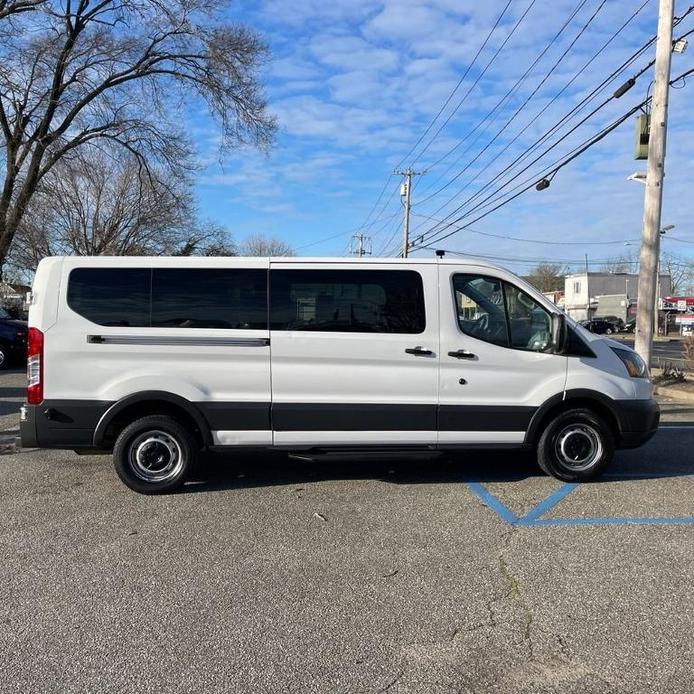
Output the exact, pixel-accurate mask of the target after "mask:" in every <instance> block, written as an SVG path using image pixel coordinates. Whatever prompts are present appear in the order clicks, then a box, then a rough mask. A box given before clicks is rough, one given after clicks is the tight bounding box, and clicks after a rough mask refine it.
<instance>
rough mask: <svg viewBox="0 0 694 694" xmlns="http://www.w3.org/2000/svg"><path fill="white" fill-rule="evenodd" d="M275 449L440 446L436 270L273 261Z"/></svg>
mask: <svg viewBox="0 0 694 694" xmlns="http://www.w3.org/2000/svg"><path fill="white" fill-rule="evenodd" d="M270 340H271V353H272V425H273V435H274V443H275V444H276V445H301V446H320V445H323V444H324V445H339V446H342V445H346V446H348V445H365V444H367V445H368V444H374V445H380V444H390V445H411V444H426V445H429V444H435V443H436V410H437V405H438V365H439V331H438V289H437V268H436V265H434V264H425V263H423V264H421V265H413V264H402V263H399V264H398V263H339V262H336V263H310V262H309V263H301V262H296V261H291V262H287V261H283V260H279V259H278V260H274V259H273V260H271V263H270Z"/></svg>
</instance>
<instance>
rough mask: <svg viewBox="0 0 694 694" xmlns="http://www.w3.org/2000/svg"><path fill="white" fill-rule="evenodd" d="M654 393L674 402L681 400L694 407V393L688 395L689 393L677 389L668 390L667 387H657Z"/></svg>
mask: <svg viewBox="0 0 694 694" xmlns="http://www.w3.org/2000/svg"><path fill="white" fill-rule="evenodd" d="M654 392H655V394H656V395H660V396H662V397H664V398H671V399H672V400H679V401H681V402H690V403H692V404H693V405H694V393H688V392H687V391H684V390H679V389H677V388H668V387H667V386H655V390H654Z"/></svg>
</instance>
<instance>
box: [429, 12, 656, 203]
mask: <svg viewBox="0 0 694 694" xmlns="http://www.w3.org/2000/svg"><path fill="white" fill-rule="evenodd" d="M649 1H650V0H645V2H644V4H643V5H642V6H641V7H644V6H645V5H646V4H647V3H648V2H649ZM606 2H607V0H602V2H601V3H600V5H598V7H597V9H596V10H595V11H594V12H593V14H592V15H591V16H590V17H589V18H588V19H587V21H586V22H585V23H584V24H583V26H582V27H581V29H580V30H579V32H578V33H577V34H576V36H575V37H574V39H573V40H572V41H571V43H570V44H569V45H568V46H567V48H566V49H565V50H564V51H563V52H562V54H561V55H560V56H559V58H558V59H557V60H556V61H555V62H554V64H553V65H552V66H551V67H550V69H549V70H548V72H547V73H546V74H545V76H544V77H543V78H542V79H541V80H540V82H538V84H537V86H536V87H535V88H534V89H533V90H532V91H531V92H530V94H529V95H528V96H527V97H526V98H525V101H523V103H522V104H521V105H520V106H519V107H518V108H517V109H516V110H515V112H514V113H513V114H512V115H511V116H510V117H509V118H507V120H506V122H505V123H504V124H503V125H502V127H501V128H500V129H499V130H497V132H496V133H495V134H494V137H492V138H491V140H489V142H487V143H486V144H485V145H484V147H483V148H482V149H481V150H480V151H479V152H478V153H477V154H476V155H475V156H474V157H473V158H472V159H471V160H470V161H469V162H468V163H467V164H466V165H465V166H464V167H463V169H462V170H461V171H459V172H458V173H457V174H456V175H455V176H454V177H453V178H451V179H450V180H449V181H448V183H446V184H445V185H443V186H441V187H440V188H439V189H438V190H436V191H434V192H433V193H431V194H430V195H428V196H427V197H426V198H424V199H423V200H420V204H421V203H423V202H425V201H427V200H430V199H431V198H433V197H435V196H436V195H438V194H439V193H441V192H443V191H444V190H445V189H446V188H448V187H449V186H450V185H452V184H453V183H454V182H455V181H457V180H458V179H459V178H460V177H461V176H462V175H463V174H464V173H465V172H466V171H467V170H468V169H469V168H470V167H471V166H472V165H473V164H474V163H475V162H476V161H477V160H478V159H479V158H480V157H481V156H482V155H483V154H484V153H485V152H486V151H487V150H488V149H489V147H491V146H492V145H493V144H494V142H496V140H497V139H498V138H499V136H500V135H501V134H502V133H503V132H504V131H505V130H506V129H507V128H508V127H509V125H511V124H512V123H513V122H514V121H515V119H516V118H517V117H518V116H519V114H520V113H521V111H523V110H524V109H525V107H526V106H527V105H528V104H529V103H530V101H531V100H532V99H533V98H534V97H535V95H536V94H537V93H538V92H539V91H540V89H542V87H543V86H544V85H545V83H546V82H547V80H548V79H549V78H550V77H551V76H552V75H553V74H554V72H555V70H556V69H557V68H558V67H559V65H560V64H561V63H562V61H563V60H564V58H565V57H566V56H567V55H568V53H569V51H570V50H571V49H572V48H573V47H574V46H575V45H576V43H577V41H578V40H579V39H580V38H581V36H583V34H584V33H585V32H586V30H587V29H588V27H589V26H590V25H591V24H592V22H593V21H594V20H595V18H596V17H597V15H598V13H599V12H600V10H602V8H603V7H604V6H605V4H606ZM581 6H582V5H581ZM581 6H579V8H577V9H576V10H575V13H576V12H577V11H578V9H580V7H581ZM575 13H574V15H572V17H571V18H570V19H569V20H568V21H567V23H566V24H568V23H569V21H571V19H573V17H574V16H575ZM632 16H634V15H632ZM566 24H565V25H564V27H562V29H561V30H560V32H559V33H561V31H563V29H564V28H565V27H566ZM557 36H559V34H557ZM555 40H556V37H555ZM553 41H554V40H553ZM550 45H551V44H550ZM547 48H549V46H547ZM547 48H546V49H545V51H546V50H547ZM543 54H544V52H543V53H542V54H540V57H541V56H542V55H543ZM538 60H539V58H538ZM536 62H537V61H536ZM535 64H536V63H533V64H532V65H531V66H530V68H528V71H526V73H525V75H527V74H528V72H529V71H530V70H531V69H532V68H533V67H534V66H535ZM584 69H585V68H584ZM525 75H524V76H523V77H525ZM573 79H576V76H574V78H572V81H573ZM518 84H519V83H518V82H517V83H516V85H514V87H513V88H512V89H515V88H516V86H517V85H518ZM569 84H570V83H569ZM568 86H569V85H568V84H567V85H566V86H565V87H564V88H563V89H562V90H561V91H560V92H559V93H558V94H556V95H555V96H554V98H553V99H552V102H553V101H555V100H556V99H557V98H558V97H559V95H560V94H561V93H562V92H563V91H564V90H565V89H566V88H567V87H568ZM510 93H511V90H509V92H507V95H508V94H510ZM505 98H506V96H505V97H504V99H505ZM502 101H503V100H502ZM552 102H550V103H552ZM499 103H501V102H499ZM498 105H499V104H497V106H498ZM548 107H549V104H548V105H546V106H545V109H543V111H541V112H540V113H539V114H537V116H536V117H535V118H537V117H539V116H540V115H542V113H543V112H544V110H546V109H547V108H548ZM495 108H496V107H495ZM489 115H490V114H487V116H485V118H484V119H483V120H482V121H481V123H479V124H478V126H479V125H481V124H482V123H484V122H485V121H486V120H487V119H488V117H489ZM478 126H476V127H478ZM473 132H474V130H473ZM484 132H486V128H485V130H484V131H482V132H481V133H480V134H479V136H478V137H476V138H475V140H474V141H473V142H472V143H471V145H470V146H469V147H468V148H466V150H465V151H464V152H463V153H462V155H461V156H460V157H459V158H458V159H457V160H456V162H454V164H453V165H452V166H451V167H449V168H448V169H447V171H450V169H451V168H452V167H453V166H455V164H456V163H458V162H459V161H460V159H462V157H463V156H464V155H465V153H466V152H468V151H469V150H470V149H471V148H472V147H473V146H474V144H475V143H476V142H477V141H478V140H479V137H480V136H481V135H482V134H483V133H484ZM522 132H523V129H520V130H519V131H518V133H517V135H516V138H515V139H517V138H518V137H520V135H521V133H522ZM463 141H464V140H463ZM463 141H461V143H462V142H463ZM514 141H515V140H514ZM509 146H510V144H507V146H506V147H505V148H504V150H502V152H503V151H505V150H506V149H508V147H509ZM499 156H500V154H497V156H496V157H495V158H494V159H493V160H492V161H496V159H497V158H498V157H499ZM444 175H445V174H444ZM444 207H445V205H444ZM441 209H443V208H442V207H440V208H438V210H436V212H438V211H440V210H441Z"/></svg>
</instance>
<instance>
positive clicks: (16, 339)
mask: <svg viewBox="0 0 694 694" xmlns="http://www.w3.org/2000/svg"><path fill="white" fill-rule="evenodd" d="M26 356H27V324H26V322H25V321H22V320H15V319H13V318H11V317H10V314H9V313H8V312H7V311H6V310H5V309H4V308H0V369H5V368H7V366H8V364H10V363H12V362H15V363H19V362H22V361H24V360H26Z"/></svg>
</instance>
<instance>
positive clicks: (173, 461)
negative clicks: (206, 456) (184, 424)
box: [129, 431, 184, 482]
mask: <svg viewBox="0 0 694 694" xmlns="http://www.w3.org/2000/svg"><path fill="white" fill-rule="evenodd" d="M129 459H130V467H131V468H132V471H133V472H134V473H135V474H136V475H137V476H138V477H139V478H140V479H141V480H144V481H145V482H165V481H166V480H169V479H171V478H173V477H175V476H176V475H177V474H178V473H179V472H180V471H181V468H182V467H183V462H184V461H183V452H182V451H181V447H180V445H179V443H178V441H176V439H175V438H173V436H171V435H170V434H167V433H166V432H165V431H147V432H145V433H143V434H140V435H139V436H137V437H136V438H135V439H134V440H133V442H132V443H131V444H130V453H129Z"/></svg>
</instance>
